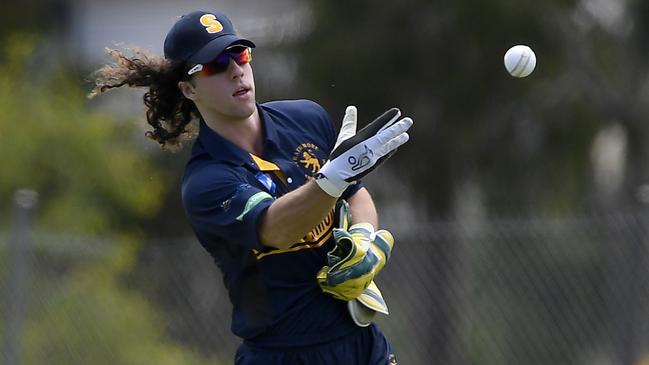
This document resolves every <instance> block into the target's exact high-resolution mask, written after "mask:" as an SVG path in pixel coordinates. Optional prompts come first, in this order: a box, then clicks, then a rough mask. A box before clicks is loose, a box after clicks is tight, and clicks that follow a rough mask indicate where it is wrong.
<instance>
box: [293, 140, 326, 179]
mask: <svg viewBox="0 0 649 365" xmlns="http://www.w3.org/2000/svg"><path fill="white" fill-rule="evenodd" d="M319 151H320V147H318V146H316V145H315V144H313V143H302V144H301V145H299V146H297V148H296V149H295V152H293V161H295V163H297V164H298V165H300V166H302V167H304V168H305V169H307V170H309V171H310V172H311V175H314V174H315V173H316V172H318V170H320V167H321V166H322V164H323V163H324V160H321V159H319V158H318V154H319Z"/></svg>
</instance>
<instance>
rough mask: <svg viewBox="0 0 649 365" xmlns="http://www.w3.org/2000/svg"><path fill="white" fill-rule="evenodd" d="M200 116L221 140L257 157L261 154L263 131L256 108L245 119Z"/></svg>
mask: <svg viewBox="0 0 649 365" xmlns="http://www.w3.org/2000/svg"><path fill="white" fill-rule="evenodd" d="M201 116H202V117H203V120H204V121H205V124H207V126H208V127H210V129H212V130H213V131H215V132H217V133H218V134H220V135H221V136H222V137H223V138H225V139H227V140H228V141H230V142H232V143H234V144H235V145H237V146H239V147H241V148H242V149H244V150H246V151H248V152H250V153H253V154H255V155H257V156H261V154H262V146H263V131H262V125H261V118H260V117H259V112H258V110H257V108H255V111H254V112H253V113H252V114H251V115H250V116H248V117H246V118H233V117H227V116H223V115H213V114H210V113H203V112H202V111H201Z"/></svg>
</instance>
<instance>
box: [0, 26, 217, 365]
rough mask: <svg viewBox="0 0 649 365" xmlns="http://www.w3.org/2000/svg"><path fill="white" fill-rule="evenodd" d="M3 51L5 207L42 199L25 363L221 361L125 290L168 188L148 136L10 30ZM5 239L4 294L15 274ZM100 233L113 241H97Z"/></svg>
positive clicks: (0, 102)
mask: <svg viewBox="0 0 649 365" xmlns="http://www.w3.org/2000/svg"><path fill="white" fill-rule="evenodd" d="M0 44H2V45H3V48H2V49H1V50H0V53H2V56H0V60H1V61H0V152H2V153H1V155H2V162H3V168H2V169H0V201H1V202H3V206H2V207H1V209H2V210H3V211H5V212H8V211H10V210H11V209H10V208H11V206H10V202H11V201H12V195H13V192H14V191H16V190H17V189H21V188H29V189H33V190H35V191H37V192H39V195H40V198H39V204H38V209H37V214H36V217H35V222H36V228H35V229H34V230H35V239H34V246H33V250H32V251H31V253H32V255H31V260H30V261H31V263H32V265H31V269H30V282H29V284H28V288H27V289H26V290H28V293H29V295H28V297H29V298H30V299H29V303H28V304H29V305H28V313H27V316H26V320H25V327H24V329H23V336H22V349H21V351H22V354H23V355H22V358H23V360H24V363H25V364H35V365H36V364H164V365H172V364H173V365H176V364H196V365H197V364H205V363H206V362H207V361H210V363H215V362H214V361H213V359H212V360H210V359H206V358H204V357H201V356H199V355H197V354H195V353H194V352H192V350H189V349H187V348H184V347H181V346H179V345H178V344H177V343H174V342H172V341H171V340H170V339H169V338H168V337H167V334H166V328H165V323H166V322H165V321H164V319H163V317H162V314H161V313H162V312H161V311H160V309H159V308H158V307H157V306H156V305H155V303H152V302H151V301H149V300H148V299H147V298H146V297H145V296H144V295H143V294H142V293H141V292H139V291H137V290H136V289H137V288H133V286H132V285H129V284H130V283H129V281H128V275H129V274H130V273H131V272H133V271H134V270H135V267H136V263H137V257H138V252H139V250H140V249H141V246H140V242H141V239H142V238H143V236H144V234H145V232H144V230H143V229H142V228H140V227H142V225H143V222H146V221H147V220H150V219H152V217H154V216H155V215H156V214H157V213H158V211H159V209H160V206H161V200H162V197H163V195H164V193H166V190H167V189H169V187H168V185H167V183H166V179H165V176H164V175H163V173H161V172H160V170H158V169H156V167H155V166H154V163H153V159H152V156H150V155H147V154H146V153H145V151H144V149H143V148H141V146H140V145H139V141H138V138H137V136H142V135H143V133H142V131H140V130H139V129H138V128H135V125H136V124H135V123H133V121H128V120H126V121H125V120H116V119H115V118H113V117H109V116H107V115H104V114H101V113H98V112H94V111H91V108H89V106H88V105H87V101H86V100H87V98H86V93H87V90H85V86H86V85H84V83H83V82H81V81H80V80H79V79H78V78H77V77H75V76H73V74H71V73H70V72H67V71H66V70H64V69H61V70H55V71H53V72H52V71H51V70H48V71H43V69H47V67H46V66H47V65H46V62H47V60H40V59H36V58H35V57H34V55H35V53H34V47H35V44H37V43H36V39H34V38H32V37H30V36H24V35H12V36H9V37H7V38H6V40H5V41H4V42H2V43H0ZM140 138H141V137H140ZM10 226H11V221H10V215H5V214H2V215H0V228H2V229H1V230H2V231H9V230H10ZM44 232H49V233H44ZM58 235H63V236H64V237H63V238H57V237H58ZM1 237H2V238H3V239H2V241H0V292H1V291H3V290H4V289H6V288H5V287H4V286H3V285H2V284H4V282H5V281H4V279H6V275H5V272H6V270H5V269H6V268H7V267H8V261H7V258H6V254H7V250H6V249H5V248H6V247H7V246H6V240H4V235H2V236H1ZM66 237H71V238H74V237H77V238H81V241H83V243H81V244H78V245H77V246H75V245H74V244H70V239H67V238H66ZM84 237H87V238H84ZM99 237H113V238H112V239H110V240H109V241H110V242H103V243H101V242H100V243H97V242H96V241H98V240H99V239H98V238H99ZM78 240H79V239H77V241H78ZM102 241H106V240H105V239H104V240H102ZM97 249H98V250H99V251H97ZM93 252H94V253H93ZM6 295H9V294H7V293H1V294H0V297H2V298H4V297H6ZM4 304H5V302H4V301H2V302H0V306H2V305H4ZM0 313H3V314H4V313H5V311H4V308H0ZM1 319H2V317H0V335H3V333H2V331H3V330H4V326H3V323H2V321H1Z"/></svg>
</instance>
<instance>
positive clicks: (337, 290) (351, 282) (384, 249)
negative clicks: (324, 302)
mask: <svg viewBox="0 0 649 365" xmlns="http://www.w3.org/2000/svg"><path fill="white" fill-rule="evenodd" d="M373 230H374V229H373V227H372V225H371V224H369V223H358V224H355V225H353V226H351V228H349V231H346V230H344V229H340V228H335V229H334V232H333V234H334V240H335V241H336V247H335V248H334V249H333V250H331V251H330V252H329V253H327V266H324V267H323V268H322V269H320V271H319V272H318V274H317V279H318V284H319V285H320V287H321V288H322V291H324V292H326V293H329V294H330V295H332V296H333V297H334V298H337V299H341V300H353V299H356V298H358V297H359V296H361V294H363V291H364V290H365V289H367V287H368V286H369V285H370V283H371V282H372V280H373V279H374V277H375V276H376V275H377V274H378V273H379V272H380V271H381V269H383V267H384V266H385V263H386V262H387V260H388V259H389V258H390V253H391V251H392V246H393V245H394V238H393V237H392V234H390V232H388V231H386V230H380V231H378V232H376V233H373V232H372V231H373Z"/></svg>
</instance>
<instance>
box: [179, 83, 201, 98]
mask: <svg viewBox="0 0 649 365" xmlns="http://www.w3.org/2000/svg"><path fill="white" fill-rule="evenodd" d="M178 88H179V89H180V92H182V93H183V95H185V97H186V98H187V99H189V100H196V97H197V95H196V87H195V86H194V84H192V83H191V82H190V81H178Z"/></svg>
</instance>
